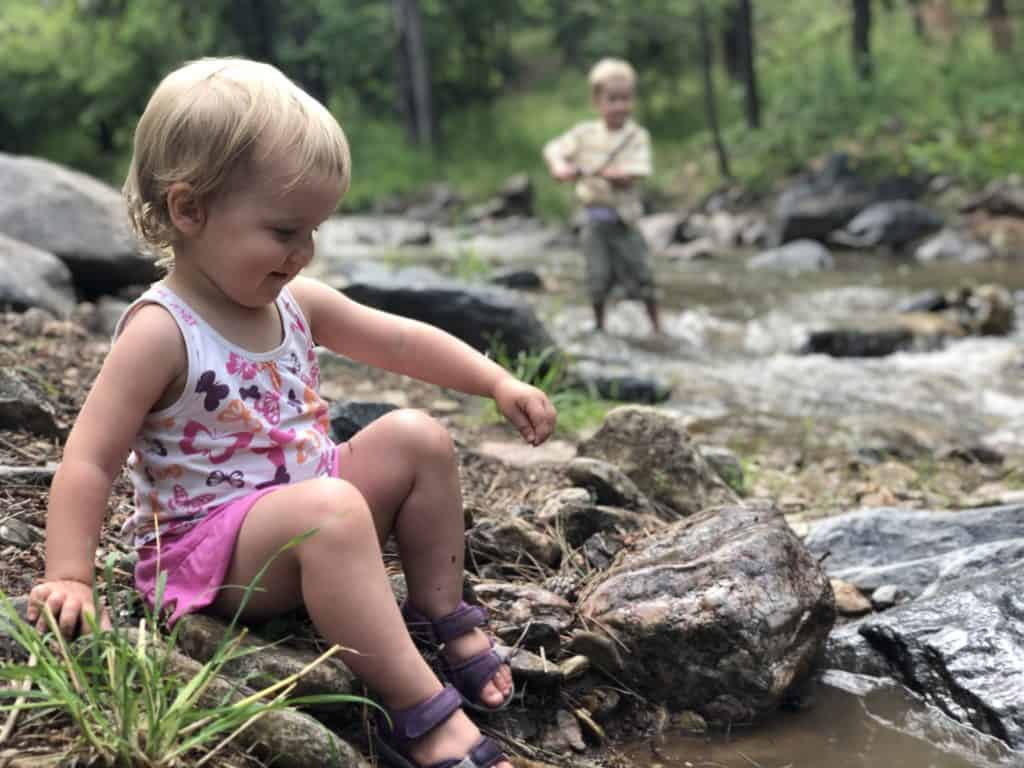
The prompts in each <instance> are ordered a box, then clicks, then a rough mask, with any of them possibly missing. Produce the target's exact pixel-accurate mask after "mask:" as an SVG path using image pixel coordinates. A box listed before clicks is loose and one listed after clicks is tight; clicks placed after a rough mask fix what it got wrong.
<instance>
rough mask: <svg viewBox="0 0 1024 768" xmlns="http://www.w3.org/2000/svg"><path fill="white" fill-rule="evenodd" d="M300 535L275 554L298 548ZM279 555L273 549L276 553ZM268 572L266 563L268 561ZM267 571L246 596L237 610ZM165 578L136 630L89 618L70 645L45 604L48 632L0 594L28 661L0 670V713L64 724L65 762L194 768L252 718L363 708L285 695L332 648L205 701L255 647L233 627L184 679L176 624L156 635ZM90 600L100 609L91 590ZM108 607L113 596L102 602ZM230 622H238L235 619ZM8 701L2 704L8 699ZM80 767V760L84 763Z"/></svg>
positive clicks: (6, 622) (0, 610)
mask: <svg viewBox="0 0 1024 768" xmlns="http://www.w3.org/2000/svg"><path fill="white" fill-rule="evenodd" d="M309 535H312V532H311V533H310V534H306V536H302V537H298V538H296V539H295V540H294V541H292V542H289V543H288V544H286V545H285V547H283V548H282V549H281V551H282V552H283V551H284V550H285V549H287V548H290V547H292V546H295V545H297V544H298V543H299V542H301V541H302V540H304V539H305V538H306V537H308V536H309ZM279 554H280V553H279ZM267 566H269V563H268V564H267ZM267 566H264V568H263V569H262V570H261V571H260V573H259V574H257V576H256V578H255V579H254V581H253V583H252V584H250V585H249V586H248V587H247V588H246V591H245V595H244V597H243V599H242V605H241V607H240V608H239V612H241V611H242V610H243V609H244V606H245V604H246V603H247V602H248V600H249V598H250V596H251V594H252V592H253V590H254V589H255V588H256V585H257V584H258V583H259V581H260V579H261V578H262V576H263V574H264V573H265V571H266V568H267ZM112 571H113V558H111V559H110V560H108V565H107V569H106V581H107V584H108V585H109V584H111V583H112V579H111V577H112ZM165 585H166V573H161V574H160V576H159V578H158V585H157V594H156V600H155V602H156V605H157V608H156V610H155V611H153V612H150V611H147V612H146V615H145V616H144V618H142V619H141V620H140V621H139V624H138V631H137V632H134V633H132V632H128V631H126V630H124V629H123V628H118V627H117V626H115V627H114V628H113V629H111V630H109V631H101V630H100V628H99V626H98V623H97V620H96V618H95V617H92V616H90V617H87V621H88V623H89V626H90V628H91V633H90V634H88V635H86V636H85V637H83V638H81V639H79V640H78V641H76V642H75V643H68V642H67V641H66V640H65V639H64V638H63V637H62V636H61V634H60V631H59V628H58V626H57V623H56V621H55V620H54V617H53V614H52V613H51V612H50V610H49V607H46V608H45V609H44V616H45V620H46V624H47V626H48V628H49V632H47V633H46V634H45V635H42V634H40V633H38V632H37V631H36V629H35V627H33V626H30V625H28V624H26V623H25V622H24V621H23V620H22V619H21V618H20V617H19V616H18V614H17V611H16V609H15V608H14V606H13V605H12V604H11V602H10V600H9V599H8V598H7V596H6V595H4V594H3V593H2V592H0V624H2V625H3V627H4V629H5V630H6V631H7V632H8V633H9V634H10V635H11V636H12V638H13V639H14V641H15V642H16V643H17V644H18V645H19V646H21V648H22V650H23V651H24V652H25V653H26V654H27V655H28V656H29V658H30V661H29V663H26V664H19V663H8V664H4V665H3V666H0V682H6V683H7V687H3V688H0V712H4V711H6V712H16V711H17V712H21V711H32V710H44V711H48V712H53V713H61V714H63V715H65V716H66V717H67V718H69V719H70V720H71V722H72V723H73V725H74V730H75V732H76V733H77V734H78V740H77V742H76V743H74V744H73V745H72V746H71V747H70V748H69V749H68V752H67V754H66V755H65V757H70V756H72V755H77V756H80V757H87V758H88V759H89V760H92V759H96V758H98V759H99V760H102V761H104V764H107V765H112V766H113V765H117V766H147V767H149V768H177V767H178V766H200V765H204V764H206V763H207V761H208V760H210V759H211V758H212V757H213V756H214V755H216V754H218V753H219V752H220V751H221V750H222V749H223V748H224V747H225V746H227V744H228V743H230V742H231V741H232V740H233V739H234V738H235V736H237V734H238V733H239V732H240V731H241V730H242V729H243V728H245V727H246V726H247V725H248V724H250V723H251V722H252V721H253V720H255V719H257V718H259V717H262V716H264V715H266V714H267V713H268V712H271V711H273V710H276V709H281V708H284V707H289V706H295V705H301V704H313V703H340V702H352V703H365V702H366V700H365V699H363V698H362V697H357V696H351V695H344V694H337V695H324V696H309V697H292V696H291V695H290V694H291V691H292V690H293V689H294V684H295V682H296V680H297V679H298V678H299V677H300V676H301V675H303V674H305V673H307V672H309V671H311V670H312V669H313V668H315V667H316V666H318V665H319V664H321V663H323V662H324V661H326V660H327V659H328V658H329V657H330V656H332V655H334V654H335V653H337V652H338V651H339V650H341V649H340V648H339V647H338V646H333V647H331V648H330V649H329V650H328V651H327V652H325V653H324V654H322V655H321V656H320V657H319V658H318V659H316V661H314V662H313V663H312V664H310V665H308V666H307V667H306V668H305V670H303V671H302V672H300V673H297V674H296V675H293V676H290V677H288V678H286V679H284V680H281V681H278V682H277V683H275V684H273V685H271V686H268V687H266V688H264V689H262V690H260V691H258V692H256V693H254V694H252V695H249V696H246V697H245V698H237V699H236V700H234V701H230V700H219V701H210V700H209V699H210V697H209V696H208V695H207V694H208V689H209V687H210V685H211V683H212V681H213V680H214V679H215V678H216V677H217V675H218V674H219V673H220V671H221V670H222V669H223V668H224V666H225V665H226V664H228V663H229V662H231V661H233V660H235V659H238V658H240V657H242V656H246V655H249V654H251V653H257V652H259V651H260V650H263V648H262V647H256V646H244V645H243V640H244V639H245V631H244V630H243V631H241V632H236V631H235V625H236V621H232V622H231V625H230V627H229V629H228V631H227V632H225V633H224V638H223V640H222V641H221V643H220V644H219V646H218V647H217V648H216V650H215V652H214V654H213V656H212V658H211V659H210V660H209V661H208V662H206V663H205V664H202V665H200V666H199V670H198V672H197V673H196V674H195V675H193V676H191V677H183V676H182V675H180V674H178V673H175V672H174V671H173V664H172V663H171V657H172V654H173V653H174V651H175V649H176V644H177V635H178V629H177V627H176V628H175V629H174V630H172V631H171V632H170V633H168V634H165V633H163V632H161V631H160V629H159V620H158V618H157V617H159V615H160V610H159V606H160V604H161V601H162V595H163V592H164V587H165ZM95 592H96V593H95V595H94V598H95V602H96V604H97V605H99V604H100V601H99V598H100V595H99V593H98V589H97V590H96V591H95ZM109 599H110V602H111V605H112V607H113V595H112V594H111V595H110V596H109ZM236 620H237V617H236ZM8 702H9V703H8ZM86 762H88V760H87V761H86Z"/></svg>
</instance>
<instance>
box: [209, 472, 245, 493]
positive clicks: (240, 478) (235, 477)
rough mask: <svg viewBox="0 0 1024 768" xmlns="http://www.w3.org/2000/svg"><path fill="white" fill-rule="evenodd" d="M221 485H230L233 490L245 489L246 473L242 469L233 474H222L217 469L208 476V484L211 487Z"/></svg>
mask: <svg viewBox="0 0 1024 768" xmlns="http://www.w3.org/2000/svg"><path fill="white" fill-rule="evenodd" d="M221 483H228V484H229V485H230V486H231V487H232V488H244V487H245V473H244V472H243V471H242V470H240V469H236V470H233V471H231V472H221V471H220V470H219V469H215V470H213V472H211V473H210V474H208V475H207V476H206V484H207V485H209V486H214V485H220V484H221Z"/></svg>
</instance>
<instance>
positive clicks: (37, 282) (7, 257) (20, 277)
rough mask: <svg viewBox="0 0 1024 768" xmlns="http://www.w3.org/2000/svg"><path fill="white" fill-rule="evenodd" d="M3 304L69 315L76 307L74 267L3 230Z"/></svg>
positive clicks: (0, 287)
mask: <svg viewBox="0 0 1024 768" xmlns="http://www.w3.org/2000/svg"><path fill="white" fill-rule="evenodd" d="M0 307H8V308H10V309H13V310H14V311H16V312H23V311H24V310H26V309H28V308H30V307H40V308H42V309H45V310H47V311H48V312H52V313H53V314H54V315H57V316H58V317H67V316H68V315H69V314H71V311H72V310H73V309H74V308H75V289H74V286H72V284H71V270H69V269H68V268H67V267H66V266H65V265H64V262H63V261H61V260H60V259H58V258H57V257H56V256H54V255H53V254H52V253H48V252H47V251H43V250H40V249H39V248H36V247H34V246H31V245H29V244H28V243H23V242H21V241H20V240H14V239H12V238H10V237H6V236H5V235H2V234H0Z"/></svg>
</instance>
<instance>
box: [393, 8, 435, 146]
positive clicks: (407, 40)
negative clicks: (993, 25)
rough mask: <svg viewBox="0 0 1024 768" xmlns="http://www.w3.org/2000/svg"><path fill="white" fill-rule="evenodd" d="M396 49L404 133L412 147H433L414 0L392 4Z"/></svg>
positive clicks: (420, 21) (429, 101)
mask: <svg viewBox="0 0 1024 768" xmlns="http://www.w3.org/2000/svg"><path fill="white" fill-rule="evenodd" d="M392 8H393V9H394V14H395V29H396V31H397V32H398V45H397V46H396V48H395V53H396V56H397V59H398V62H397V63H398V67H397V68H398V103H399V111H400V112H401V113H402V117H403V118H404V121H405V129H406V133H407V134H408V136H409V139H410V140H411V141H412V142H413V143H414V144H422V145H424V146H428V147H433V146H434V144H435V141H436V131H435V130H434V99H433V93H432V91H431V82H430V60H429V59H428V58H427V46H426V43H425V42H424V37H423V16H422V14H421V13H420V6H419V2H418V0H392Z"/></svg>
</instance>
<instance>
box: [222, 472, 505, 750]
mask: <svg viewBox="0 0 1024 768" xmlns="http://www.w3.org/2000/svg"><path fill="white" fill-rule="evenodd" d="M313 529H317V532H316V533H315V534H314V535H313V536H310V537H309V538H308V539H306V540H305V541H303V542H302V543H301V544H299V545H298V546H296V547H293V548H292V549H290V550H288V551H286V552H284V553H282V554H281V555H280V556H279V557H277V558H276V559H275V560H274V562H273V563H272V565H271V566H270V567H269V568H268V570H267V572H266V574H265V575H264V577H263V580H262V582H261V584H260V586H261V590H260V591H256V592H254V593H253V595H252V599H251V600H250V602H249V604H248V605H247V607H246V610H245V613H244V615H243V618H246V619H261V618H267V617H270V616H273V615H276V614H278V613H281V612H282V611H285V610H289V609H291V608H294V607H296V606H297V605H299V604H300V603H304V604H305V606H306V609H307V610H308V611H309V615H310V617H311V618H312V619H313V623H314V624H315V625H316V627H317V630H318V631H319V632H320V633H321V634H322V635H323V636H324V638H325V639H326V640H327V641H328V642H330V643H337V644H338V645H341V646H343V647H345V648H349V649H352V651H354V652H346V653H344V654H343V656H342V658H343V659H344V661H345V663H346V664H348V665H349V667H350V668H351V669H352V671H353V672H355V673H356V674H357V675H358V676H359V677H360V678H361V679H362V680H363V681H364V682H365V683H366V684H367V685H368V686H369V687H370V688H371V689H373V690H374V691H375V692H376V693H377V695H379V696H380V698H381V700H382V701H383V703H384V704H385V705H386V706H387V707H389V708H393V709H404V708H407V707H410V706H412V705H414V704H418V703H420V702H421V701H423V700H425V699H427V698H428V697H430V696H432V695H433V694H435V693H437V692H438V691H440V690H441V682H440V681H439V680H438V679H437V677H436V676H435V675H434V673H433V672H432V671H431V669H430V668H429V667H428V666H427V664H426V662H425V661H424V660H423V658H422V656H420V654H419V652H418V651H417V649H416V647H415V646H414V645H413V643H412V639H411V638H410V637H409V633H408V632H407V631H406V628H405V623H404V621H403V620H402V616H401V613H400V612H399V610H398V607H397V605H396V604H395V599H394V596H393V594H392V592H391V585H390V583H389V581H388V578H387V573H386V572H385V570H384V562H383V559H382V557H381V552H380V546H379V544H378V534H377V530H376V527H375V525H374V519H373V517H372V516H371V514H370V510H369V508H368V507H367V504H366V501H365V500H364V499H363V497H362V495H361V494H360V493H359V491H358V490H357V489H356V488H355V487H354V486H352V485H351V484H350V483H347V482H345V481H343V480H337V479H334V478H320V479H316V480H309V481H306V482H303V483H297V484H295V485H290V486H285V487H282V488H281V489H279V490H277V491H275V492H274V493H271V494H268V495H267V496H264V497H263V498H262V499H260V500H259V501H258V502H257V503H256V504H255V505H254V506H253V508H252V510H251V511H250V512H249V514H248V515H247V516H246V519H245V522H244V523H243V525H242V528H241V531H240V532H239V536H238V541H237V542H236V544H235V552H234V556H233V557H232V561H231V565H230V566H229V568H228V573H227V576H226V578H225V582H224V583H225V584H226V585H241V586H244V585H246V584H249V583H250V582H251V581H252V580H253V579H254V578H255V576H256V573H257V572H258V571H259V569H260V568H261V567H262V566H263V564H264V563H266V562H267V561H268V560H269V559H270V558H271V557H272V556H274V555H275V554H276V553H277V551H278V550H279V549H280V547H281V546H282V545H284V544H285V543H287V542H288V541H290V540H292V539H294V538H295V537H297V536H299V535H301V534H303V533H306V532H307V531H310V530H313ZM241 597H242V591H241V590H240V589H232V588H228V589H225V590H223V591H222V592H221V593H220V595H219V596H218V598H217V600H216V601H215V603H214V604H213V606H212V610H213V611H214V612H216V613H219V614H221V615H225V616H230V615H233V614H234V612H235V611H236V610H237V608H238V606H239V604H240V601H241ZM479 738H480V732H479V730H478V729H477V727H476V726H475V725H474V724H473V723H472V721H470V720H469V718H468V717H466V715H465V713H463V712H462V711H461V710H459V711H457V712H456V713H455V714H454V715H452V717H451V718H449V719H448V720H447V721H445V722H444V723H443V724H442V725H441V726H440V727H438V728H437V729H436V730H434V731H433V732H431V733H429V734H427V736H425V737H424V738H423V739H421V740H420V741H419V742H417V743H416V744H415V745H414V747H413V748H412V750H411V751H412V757H413V758H414V759H415V760H416V761H417V762H418V763H420V764H421V765H429V764H431V763H434V762H438V761H440V760H444V759H448V758H459V757H461V756H463V755H465V754H466V752H467V751H468V750H469V749H470V748H471V747H472V746H473V744H475V743H476V741H477V739H479ZM501 765H502V766H503V768H511V766H510V765H509V764H508V763H507V762H503V763H502V764H501Z"/></svg>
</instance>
